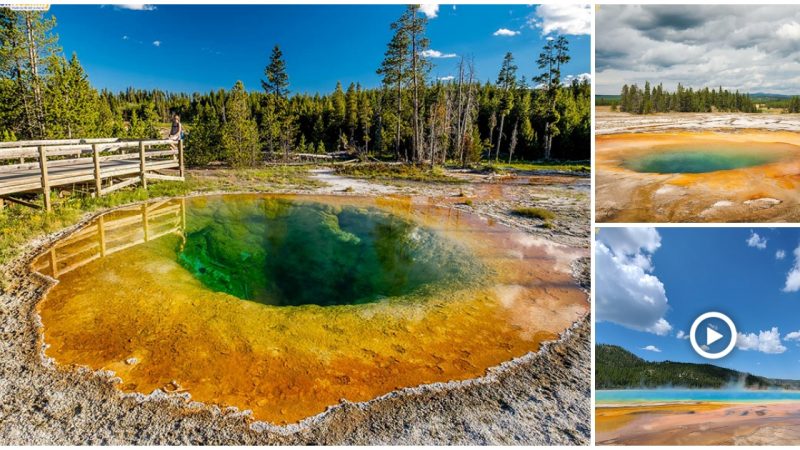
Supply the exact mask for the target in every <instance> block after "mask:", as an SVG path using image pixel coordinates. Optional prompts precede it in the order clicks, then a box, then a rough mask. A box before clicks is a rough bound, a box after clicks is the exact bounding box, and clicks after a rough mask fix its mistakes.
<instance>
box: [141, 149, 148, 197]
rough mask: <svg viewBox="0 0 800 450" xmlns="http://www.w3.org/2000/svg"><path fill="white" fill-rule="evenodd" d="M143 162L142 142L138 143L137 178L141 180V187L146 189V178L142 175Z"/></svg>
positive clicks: (143, 169)
mask: <svg viewBox="0 0 800 450" xmlns="http://www.w3.org/2000/svg"><path fill="white" fill-rule="evenodd" d="M144 171H145V160H144V141H139V172H140V174H139V176H141V178H142V187H143V188H145V189H147V177H146V176H145V174H144Z"/></svg>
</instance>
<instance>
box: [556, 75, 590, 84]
mask: <svg viewBox="0 0 800 450" xmlns="http://www.w3.org/2000/svg"><path fill="white" fill-rule="evenodd" d="M572 80H578V81H592V74H590V73H587V72H584V73H579V74H578V75H572V74H570V75H567V76H566V77H564V82H563V84H565V85H569V84H572Z"/></svg>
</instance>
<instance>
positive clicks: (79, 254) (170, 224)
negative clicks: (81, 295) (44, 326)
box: [32, 198, 186, 278]
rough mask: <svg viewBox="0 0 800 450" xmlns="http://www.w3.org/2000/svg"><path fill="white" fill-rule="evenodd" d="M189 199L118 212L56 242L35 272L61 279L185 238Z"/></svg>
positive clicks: (42, 256) (135, 207) (37, 264)
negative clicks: (153, 244)
mask: <svg viewBox="0 0 800 450" xmlns="http://www.w3.org/2000/svg"><path fill="white" fill-rule="evenodd" d="M185 230H186V200H185V199H183V198H180V199H174V200H165V201H162V202H158V203H150V204H142V205H140V206H134V207H130V208H126V209H122V210H117V211H114V212H112V213H109V214H107V215H103V216H100V217H98V218H97V220H96V221H95V222H94V223H92V224H90V225H88V226H86V227H84V228H82V229H80V230H78V231H76V232H75V233H73V234H72V235H70V236H69V237H67V238H66V239H64V240H61V241H59V242H57V243H56V244H55V245H54V246H53V247H52V248H50V250H48V251H47V252H45V253H43V254H42V255H40V256H39V257H38V258H37V259H36V260H35V261H34V262H33V265H32V267H33V269H34V270H36V271H37V272H39V273H41V274H43V275H48V276H50V277H53V278H59V277H60V276H62V275H65V274H67V273H69V272H71V271H73V270H75V269H77V268H79V267H83V266H85V265H86V264H89V263H91V262H92V261H95V260H97V259H101V258H105V257H106V256H109V255H111V254H113V253H117V252H120V251H122V250H125V249H128V248H131V247H135V246H137V245H141V244H144V243H147V242H151V241H154V240H156V239H158V238H161V237H163V236H166V235H169V234H176V235H178V236H181V237H183V236H184V232H185Z"/></svg>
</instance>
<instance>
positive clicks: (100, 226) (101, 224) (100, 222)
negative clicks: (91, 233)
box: [97, 216, 106, 258]
mask: <svg viewBox="0 0 800 450" xmlns="http://www.w3.org/2000/svg"><path fill="white" fill-rule="evenodd" d="M97 234H98V235H99V237H100V256H101V257H103V258H105V256H106V220H105V217H103V216H100V217H98V218H97Z"/></svg>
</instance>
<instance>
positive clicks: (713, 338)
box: [706, 327, 722, 345]
mask: <svg viewBox="0 0 800 450" xmlns="http://www.w3.org/2000/svg"><path fill="white" fill-rule="evenodd" d="M720 339H722V335H721V334H719V333H717V332H716V331H714V329H713V328H711V327H706V345H711V344H713V343H714V342H717V341H718V340H720Z"/></svg>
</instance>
